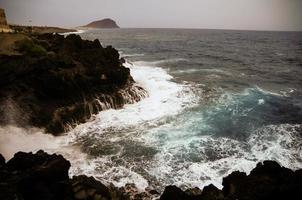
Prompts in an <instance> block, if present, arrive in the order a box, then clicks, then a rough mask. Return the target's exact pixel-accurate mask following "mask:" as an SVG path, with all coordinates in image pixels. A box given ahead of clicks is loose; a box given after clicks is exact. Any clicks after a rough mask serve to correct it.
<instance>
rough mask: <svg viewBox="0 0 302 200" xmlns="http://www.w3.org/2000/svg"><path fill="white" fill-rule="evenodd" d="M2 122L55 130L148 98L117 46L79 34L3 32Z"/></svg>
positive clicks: (0, 41)
mask: <svg viewBox="0 0 302 200" xmlns="http://www.w3.org/2000/svg"><path fill="white" fill-rule="evenodd" d="M0 45H1V48H0V49H1V51H0V105H1V106H0V115H1V116H3V117H1V119H0V124H1V125H7V124H16V125H18V126H21V127H26V126H35V127H39V128H43V129H45V130H46V131H47V132H49V133H52V134H54V135H57V134H60V133H62V132H64V131H66V130H67V129H68V128H69V127H74V126H75V125H76V124H79V123H83V122H85V121H86V120H88V119H89V118H90V117H91V116H92V115H93V114H96V113H98V112H99V111H102V110H105V109H109V108H115V109H118V108H121V107H122V106H123V105H124V104H128V103H135V102H137V101H139V100H141V99H142V98H144V97H146V96H147V95H148V94H147V92H146V91H145V90H144V89H143V88H142V87H140V86H138V85H137V84H136V83H135V81H134V80H133V78H132V77H131V75H130V70H129V68H126V67H124V66H123V62H124V60H123V59H121V58H120V56H119V53H118V51H117V50H116V49H114V48H113V47H111V46H108V47H103V46H102V45H101V44H100V42H99V40H94V41H88V40H82V39H81V37H80V36H78V35H74V34H72V35H68V36H67V37H64V36H62V35H58V34H23V33H21V34H1V35H0Z"/></svg>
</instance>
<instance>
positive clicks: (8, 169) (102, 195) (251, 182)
mask: <svg viewBox="0 0 302 200" xmlns="http://www.w3.org/2000/svg"><path fill="white" fill-rule="evenodd" d="M0 158H3V157H2V156H1V155H0ZM1 160H2V161H1ZM1 160H0V163H2V166H1V165H0V199H1V200H14V199H24V200H42V199H43V200H44V199H45V200H61V199H64V200H67V199H70V200H73V199H74V200H86V199H91V200H102V199H103V200H105V199H106V200H110V199H116V200H118V199H123V200H126V199H127V200H128V199H129V200H130V199H154V198H156V197H157V195H158V193H157V192H154V194H151V192H143V193H140V192H138V191H137V189H136V188H135V185H134V184H127V185H126V186H125V187H123V188H116V187H114V186H113V185H110V186H105V185H104V184H102V183H100V182H99V181H97V180H96V179H94V178H93V177H87V176H83V175H81V176H75V177H73V178H72V179H70V178H69V177H68V169H69V167H70V163H69V161H67V160H65V159H64V158H63V157H62V156H61V155H56V154H53V155H49V154H47V153H45V152H43V151H39V152H37V153H36V154H32V153H23V152H18V153H16V154H15V156H14V157H13V158H12V159H11V160H9V161H8V162H7V163H6V164H5V163H4V159H1ZM223 186H224V187H223V189H222V190H219V189H218V188H216V187H215V186H214V185H209V186H206V187H204V188H203V190H202V191H201V190H200V189H198V188H192V189H188V190H186V191H182V190H181V189H180V188H178V187H176V186H167V187H166V188H165V190H164V192H163V194H162V195H161V197H160V199H161V200H235V199H240V200H241V199H242V200H264V199H280V200H281V199H282V200H284V199H300V197H301V195H302V190H301V189H302V170H297V171H295V172H294V171H292V170H290V169H287V168H284V167H281V166H280V165H279V164H278V163H276V162H273V161H265V162H264V163H263V164H262V163H259V164H258V165H257V167H256V168H255V169H253V170H252V172H251V173H250V174H249V175H248V176H247V175H246V174H245V173H242V172H233V173H232V174H230V175H229V176H227V177H226V178H224V179H223Z"/></svg>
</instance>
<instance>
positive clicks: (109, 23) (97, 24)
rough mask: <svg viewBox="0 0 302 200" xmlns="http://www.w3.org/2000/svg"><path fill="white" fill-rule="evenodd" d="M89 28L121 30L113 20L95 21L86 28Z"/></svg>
mask: <svg viewBox="0 0 302 200" xmlns="http://www.w3.org/2000/svg"><path fill="white" fill-rule="evenodd" d="M82 27H87V28H120V27H119V26H118V25H117V24H116V22H115V21H114V20H112V19H109V18H106V19H102V20H97V21H93V22H91V23H89V24H87V25H85V26H82Z"/></svg>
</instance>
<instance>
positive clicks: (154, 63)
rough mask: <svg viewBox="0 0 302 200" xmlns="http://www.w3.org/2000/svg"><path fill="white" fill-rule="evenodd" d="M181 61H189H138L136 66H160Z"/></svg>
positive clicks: (180, 59) (173, 59) (174, 59)
mask: <svg viewBox="0 0 302 200" xmlns="http://www.w3.org/2000/svg"><path fill="white" fill-rule="evenodd" d="M181 61H187V59H184V58H171V59H163V60H157V61H136V62H134V65H137V66H158V65H161V64H165V63H176V62H181Z"/></svg>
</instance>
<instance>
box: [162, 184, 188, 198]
mask: <svg viewBox="0 0 302 200" xmlns="http://www.w3.org/2000/svg"><path fill="white" fill-rule="evenodd" d="M172 199H173V200H191V199H193V198H192V197H191V196H190V195H188V194H187V193H185V192H184V191H182V190H181V189H180V188H178V187H177V186H175V185H172V186H167V187H166V188H165V190H164V192H163V194H162V195H161V196H160V200H172Z"/></svg>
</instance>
